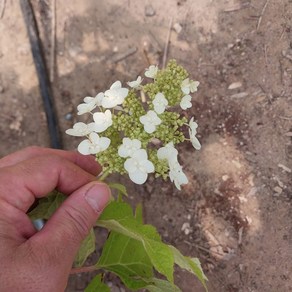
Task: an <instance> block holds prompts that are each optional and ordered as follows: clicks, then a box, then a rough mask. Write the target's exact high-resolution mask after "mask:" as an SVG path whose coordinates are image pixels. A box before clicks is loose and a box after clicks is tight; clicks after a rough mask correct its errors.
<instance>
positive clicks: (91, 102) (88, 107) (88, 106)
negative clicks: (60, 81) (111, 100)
mask: <svg viewBox="0 0 292 292" xmlns="http://www.w3.org/2000/svg"><path fill="white" fill-rule="evenodd" d="M103 97H104V95H103V93H102V92H100V93H99V94H97V95H96V96H95V97H91V96H86V97H85V98H84V99H83V101H84V103H81V104H79V105H78V106H77V110H78V112H77V115H83V114H86V113H90V112H91V111H92V110H94V109H95V108H96V107H97V106H100V105H101V101H102V99H103Z"/></svg>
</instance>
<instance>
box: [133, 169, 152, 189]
mask: <svg viewBox="0 0 292 292" xmlns="http://www.w3.org/2000/svg"><path fill="white" fill-rule="evenodd" d="M129 177H130V179H131V181H133V182H134V183H135V184H138V185H142V184H143V183H145V182H146V180H147V177H148V174H147V173H145V172H142V171H140V170H137V171H135V172H129Z"/></svg>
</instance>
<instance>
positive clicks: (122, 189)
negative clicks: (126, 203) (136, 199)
mask: <svg viewBox="0 0 292 292" xmlns="http://www.w3.org/2000/svg"><path fill="white" fill-rule="evenodd" d="M108 186H109V187H110V188H112V189H115V190H117V191H118V195H124V196H126V197H127V196H128V193H127V189H126V187H125V186H124V185H122V184H119V183H109V184H108Z"/></svg>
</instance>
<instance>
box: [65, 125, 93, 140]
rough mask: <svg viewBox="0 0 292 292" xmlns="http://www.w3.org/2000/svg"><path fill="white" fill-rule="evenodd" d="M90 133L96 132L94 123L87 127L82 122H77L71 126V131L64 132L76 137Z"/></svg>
mask: <svg viewBox="0 0 292 292" xmlns="http://www.w3.org/2000/svg"><path fill="white" fill-rule="evenodd" d="M92 132H97V128H96V124H95V123H90V124H88V125H87V124H84V123H82V122H78V123H76V124H74V125H73V128H72V129H68V130H66V134H68V135H70V136H76V137H83V136H86V135H89V134H90V133H92Z"/></svg>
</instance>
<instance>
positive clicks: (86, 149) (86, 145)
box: [78, 139, 91, 155]
mask: <svg viewBox="0 0 292 292" xmlns="http://www.w3.org/2000/svg"><path fill="white" fill-rule="evenodd" d="M90 147H91V142H90V141H89V140H88V139H86V140H83V141H82V142H81V143H80V144H79V145H78V152H79V153H81V154H83V155H88V154H91V153H90Z"/></svg>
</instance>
